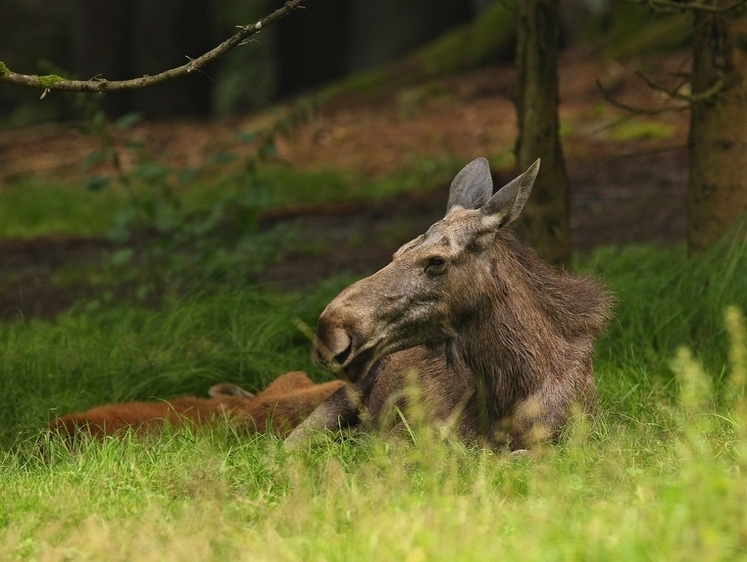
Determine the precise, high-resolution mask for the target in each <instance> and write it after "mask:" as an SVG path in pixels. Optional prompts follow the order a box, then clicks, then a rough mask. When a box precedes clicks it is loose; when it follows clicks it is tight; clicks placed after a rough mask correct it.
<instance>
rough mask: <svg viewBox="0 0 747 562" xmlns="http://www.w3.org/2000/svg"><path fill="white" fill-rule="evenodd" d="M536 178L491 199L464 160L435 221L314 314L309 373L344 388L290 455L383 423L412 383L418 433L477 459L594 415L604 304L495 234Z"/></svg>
mask: <svg viewBox="0 0 747 562" xmlns="http://www.w3.org/2000/svg"><path fill="white" fill-rule="evenodd" d="M538 171H539V160H538V161H537V162H535V163H534V164H533V165H532V166H531V167H530V168H529V169H528V170H527V171H526V172H525V173H524V174H522V175H521V176H519V177H518V178H516V179H515V180H513V181H512V182H510V183H508V184H507V185H505V186H504V187H503V188H501V189H500V190H499V191H497V192H496V193H495V194H493V183H492V179H491V175H490V169H489V166H488V163H487V160H485V159H484V158H478V159H476V160H474V161H473V162H471V163H470V164H468V165H467V166H466V167H465V168H464V169H463V170H462V171H461V172H459V174H458V175H457V176H456V177H455V178H454V181H453V182H452V185H451V190H450V193H449V201H448V205H447V210H446V216H445V217H444V218H443V219H442V220H440V221H439V222H437V223H435V224H434V225H432V226H431V227H430V228H429V229H428V231H427V232H426V233H425V234H423V235H421V236H419V237H417V238H415V239H414V240H412V241H410V242H408V243H406V244H405V245H404V246H402V247H401V248H400V249H399V250H398V251H397V252H396V253H395V254H394V257H393V259H392V262H391V263H390V264H389V265H387V266H386V267H384V268H383V269H381V270H380V271H378V272H377V273H375V274H373V275H372V276H370V277H368V278H365V279H362V280H361V281H358V282H357V283H355V284H353V285H351V286H350V287H348V288H347V289H345V290H343V291H342V292H341V293H340V294H339V295H338V296H337V297H336V298H335V299H334V300H333V301H332V302H331V303H330V304H329V305H328V306H327V308H326V309H325V310H324V312H323V313H322V315H321V316H320V318H319V323H318V326H317V332H316V338H315V341H314V356H315V360H316V361H317V362H318V363H320V364H322V365H325V366H330V367H337V368H340V369H342V370H343V371H344V373H345V375H346V377H347V378H348V379H349V380H350V381H351V383H350V384H348V385H345V386H344V387H342V388H340V389H339V390H338V391H337V392H335V393H334V394H333V395H331V396H330V397H329V398H328V399H327V400H326V401H325V402H323V403H322V404H321V405H320V406H319V407H318V408H317V409H316V410H315V411H314V412H313V413H312V414H311V416H310V417H309V418H308V419H307V420H306V421H305V422H304V423H303V424H301V425H300V426H299V427H298V428H296V430H294V431H293V433H291V435H290V436H289V437H288V439H287V444H288V445H289V446H293V445H294V444H297V443H299V442H301V441H302V440H304V439H306V437H307V436H308V434H309V432H311V431H313V430H318V429H333V428H337V427H339V426H340V425H353V426H355V425H357V424H360V423H361V419H362V418H364V417H367V418H370V419H371V420H372V421H373V423H374V424H375V425H379V426H382V425H389V424H391V423H393V420H394V417H393V416H392V414H391V413H392V411H393V409H394V408H395V406H396V407H397V408H399V409H400V410H403V409H406V408H407V407H408V399H407V396H408V392H407V387H408V384H409V381H412V380H414V381H415V383H416V386H417V387H418V388H419V392H420V396H421V399H420V402H421V403H422V405H423V406H425V410H426V412H428V413H427V416H428V419H429V421H431V422H433V423H436V424H452V425H453V426H454V427H455V428H456V430H457V432H458V434H459V435H460V437H461V438H462V439H464V440H466V441H476V442H479V443H481V444H484V445H487V446H490V447H499V446H502V445H508V446H509V447H510V448H511V449H520V448H526V447H527V446H530V445H531V444H532V443H534V442H536V441H538V440H544V439H552V438H555V437H557V436H558V434H559V433H560V431H561V430H562V428H563V427H564V425H565V423H566V422H567V420H568V418H569V416H570V413H571V410H572V408H573V406H574V404H580V405H581V406H583V407H584V408H585V409H586V410H587V411H588V412H590V413H593V412H594V411H595V408H596V385H595V382H594V374H593V369H592V353H593V346H594V341H595V339H596V338H597V337H598V336H599V335H600V334H601V333H602V332H603V330H604V327H605V324H606V322H607V319H608V317H609V312H610V303H611V298H610V296H609V294H608V293H607V292H606V291H605V290H604V288H603V287H602V286H600V284H598V283H597V282H596V281H594V280H592V279H590V278H587V277H581V276H575V275H572V274H570V273H567V272H564V271H559V270H556V269H553V268H551V267H550V266H548V265H547V264H545V263H544V262H543V261H542V260H540V259H539V258H538V257H537V256H536V254H535V253H534V252H533V251H532V250H531V249H530V248H528V247H526V246H524V245H523V244H522V243H520V242H519V241H518V240H517V238H516V237H515V235H514V234H513V232H512V231H511V230H509V229H508V228H506V227H507V226H508V225H509V224H510V223H511V222H513V221H514V220H515V219H516V218H517V217H518V216H519V214H520V213H521V210H522V208H523V207H524V204H525V203H526V200H527V198H528V197H529V193H530V191H531V188H532V185H533V183H534V181H535V179H536V177H537V173H538ZM409 405H410V406H411V405H412V404H409ZM405 411H406V410H405ZM363 412H367V413H368V416H362V413H363Z"/></svg>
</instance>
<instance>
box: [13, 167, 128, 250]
mask: <svg viewBox="0 0 747 562" xmlns="http://www.w3.org/2000/svg"><path fill="white" fill-rule="evenodd" d="M126 204H127V201H126V198H125V196H124V193H122V192H121V191H118V190H106V191H103V192H98V193H94V192H92V191H87V190H86V189H85V188H84V187H82V186H79V185H69V184H67V183H61V182H54V181H49V180H45V181H44V182H42V181H40V180H38V179H33V180H25V181H23V182H19V183H17V184H14V185H12V186H10V187H5V188H3V189H1V190H0V237H3V238H11V237H22V238H30V237H33V236H41V235H47V234H61V233H64V234H68V235H72V236H89V235H95V234H101V233H102V232H104V231H105V230H106V229H107V228H109V226H110V225H111V223H112V221H113V220H114V217H115V216H116V214H117V213H118V212H120V211H121V210H122V209H123V208H124V207H125V205H126Z"/></svg>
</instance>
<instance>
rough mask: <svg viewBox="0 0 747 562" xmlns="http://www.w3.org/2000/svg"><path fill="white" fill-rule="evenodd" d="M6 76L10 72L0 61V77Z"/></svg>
mask: <svg viewBox="0 0 747 562" xmlns="http://www.w3.org/2000/svg"><path fill="white" fill-rule="evenodd" d="M6 74H10V70H9V69H8V67H7V66H5V63H4V62H3V61H1V60H0V76H5V75H6Z"/></svg>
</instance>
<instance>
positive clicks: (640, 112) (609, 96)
mask: <svg viewBox="0 0 747 562" xmlns="http://www.w3.org/2000/svg"><path fill="white" fill-rule="evenodd" d="M597 88H599V91H600V92H601V93H602V97H603V98H604V100H605V101H606V102H607V103H609V104H610V105H613V106H615V107H616V108H618V109H622V110H623V111H627V112H629V113H634V114H636V115H661V114H662V113H669V112H671V111H685V110H687V109H690V106H689V105H688V104H684V105H674V106H672V105H669V106H666V107H659V108H656V109H649V108H644V107H633V106H632V105H628V104H627V103H624V102H621V101H620V100H618V99H615V98H614V97H613V96H612V94H610V93H609V92H608V91H607V90H605V88H604V86H602V83H601V82H600V81H599V80H597Z"/></svg>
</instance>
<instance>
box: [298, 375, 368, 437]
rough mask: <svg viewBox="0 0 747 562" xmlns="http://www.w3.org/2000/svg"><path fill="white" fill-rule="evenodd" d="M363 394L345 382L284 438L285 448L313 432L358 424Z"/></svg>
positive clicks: (311, 434) (335, 429)
mask: <svg viewBox="0 0 747 562" xmlns="http://www.w3.org/2000/svg"><path fill="white" fill-rule="evenodd" d="M362 408H363V395H362V393H361V392H360V391H359V390H358V389H357V388H356V387H355V386H354V385H352V384H346V385H345V386H343V387H342V388H340V389H339V390H337V391H336V392H335V393H334V394H332V396H330V397H329V398H327V399H326V400H325V401H324V402H322V403H321V404H320V405H319V406H318V407H317V408H316V409H315V410H314V411H313V412H312V413H311V415H310V416H309V417H308V418H306V419H305V420H304V421H303V423H301V425H299V426H298V427H296V429H294V430H293V431H292V432H291V434H290V435H288V437H287V438H286V439H285V442H284V446H285V447H286V449H289V450H293V449H297V448H298V447H299V446H300V445H301V444H303V443H305V442H308V441H309V440H310V438H311V437H312V436H313V434H315V433H320V432H323V431H337V430H340V429H344V428H349V427H355V426H357V425H359V424H360V420H361V409H362Z"/></svg>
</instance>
